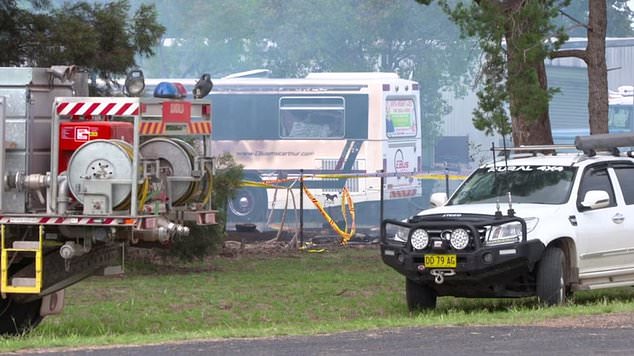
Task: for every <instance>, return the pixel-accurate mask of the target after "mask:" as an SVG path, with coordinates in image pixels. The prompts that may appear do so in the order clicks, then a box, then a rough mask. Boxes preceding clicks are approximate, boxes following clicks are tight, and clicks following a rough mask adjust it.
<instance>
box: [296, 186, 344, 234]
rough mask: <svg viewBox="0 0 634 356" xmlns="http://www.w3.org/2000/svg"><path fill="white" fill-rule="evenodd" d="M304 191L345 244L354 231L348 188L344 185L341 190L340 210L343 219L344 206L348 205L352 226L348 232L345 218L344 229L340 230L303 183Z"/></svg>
mask: <svg viewBox="0 0 634 356" xmlns="http://www.w3.org/2000/svg"><path fill="white" fill-rule="evenodd" d="M304 193H306V196H307V197H308V199H310V201H312V202H313V205H315V207H316V208H317V210H319V212H320V213H321V215H322V216H323V217H324V219H326V221H327V222H328V224H329V225H330V227H332V229H333V230H334V231H335V232H336V233H337V234H339V236H341V244H343V245H345V244H347V243H348V240H350V238H352V236H353V235H354V233H355V231H356V223H355V212H354V204H353V202H352V198H351V197H350V192H348V189H346V188H345V187H344V189H343V191H342V192H341V212H342V214H343V216H344V219H346V217H345V216H346V214H345V206H346V204H347V205H348V206H349V207H350V208H349V210H350V218H351V220H352V228H351V229H350V231H349V232H348V231H347V229H348V226H347V219H346V227H345V228H344V230H341V228H340V227H339V226H338V225H337V223H336V222H335V220H334V219H333V218H332V217H330V215H329V214H328V213H327V212H326V210H325V209H324V207H323V206H322V205H321V203H320V202H319V201H318V200H317V199H316V198H315V197H314V196H313V194H312V193H311V192H310V191H309V190H308V188H306V185H304Z"/></svg>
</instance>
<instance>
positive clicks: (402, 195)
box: [390, 188, 416, 198]
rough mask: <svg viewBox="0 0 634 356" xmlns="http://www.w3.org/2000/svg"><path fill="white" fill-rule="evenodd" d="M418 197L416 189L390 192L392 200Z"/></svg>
mask: <svg viewBox="0 0 634 356" xmlns="http://www.w3.org/2000/svg"><path fill="white" fill-rule="evenodd" d="M414 195H416V189H415V188H414V189H405V190H393V191H391V192H390V198H407V197H413V196H414Z"/></svg>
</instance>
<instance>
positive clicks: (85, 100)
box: [0, 66, 216, 335]
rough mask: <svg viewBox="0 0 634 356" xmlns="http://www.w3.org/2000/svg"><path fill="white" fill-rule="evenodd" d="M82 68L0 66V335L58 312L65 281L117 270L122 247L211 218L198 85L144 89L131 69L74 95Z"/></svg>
mask: <svg viewBox="0 0 634 356" xmlns="http://www.w3.org/2000/svg"><path fill="white" fill-rule="evenodd" d="M80 74H81V73H80ZM80 74H77V73H76V72H75V70H74V67H57V66H56V67H51V68H0V78H1V79H0V136H1V137H2V138H3V142H4V145H3V146H2V148H1V149H0V177H2V179H3V184H2V186H1V187H0V240H1V241H0V242H1V245H0V253H1V261H0V265H1V271H0V294H1V295H0V334H5V335H6V334H20V333H23V332H25V331H28V330H29V329H30V328H32V327H34V326H36V325H37V324H38V323H39V322H40V321H41V320H42V318H43V317H44V316H47V315H51V314H56V313H59V312H61V310H62V308H63V305H64V288H66V287H68V286H70V285H72V284H75V283H77V282H79V281H81V280H82V279H84V278H86V277H88V276H91V275H93V274H97V273H120V272H121V271H122V268H121V267H122V263H121V261H122V257H123V253H124V250H123V249H124V248H125V246H131V245H132V246H134V245H148V244H167V243H169V241H170V240H171V239H173V238H175V237H177V236H187V235H189V232H190V227H191V226H194V225H212V224H215V218H216V215H215V214H216V212H215V211H214V210H213V209H212V205H211V200H212V199H211V198H212V178H213V164H212V158H211V148H210V147H211V146H210V142H209V140H210V133H211V104H210V102H209V101H206V100H204V99H202V97H204V95H200V88H198V94H199V95H195V97H198V99H193V100H186V99H184V98H185V97H186V93H184V92H183V90H184V88H183V87H182V86H179V85H177V84H172V83H165V86H163V87H161V90H159V88H157V90H156V91H155V93H158V95H157V96H159V97H152V98H141V97H139V96H135V95H140V92H141V91H142V90H143V76H142V75H139V74H138V73H136V76H132V77H130V78H129V80H126V92H127V93H128V94H129V95H131V96H129V97H125V96H121V97H87V96H75V95H76V94H79V95H82V94H83V93H85V92H86V90H85V87H86V86H85V85H84V84H85V83H87V81H86V80H85V79H84V78H81V75H80ZM208 89H211V83H209V85H208ZM205 95H206V94H205Z"/></svg>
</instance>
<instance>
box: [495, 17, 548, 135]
mask: <svg viewBox="0 0 634 356" xmlns="http://www.w3.org/2000/svg"><path fill="white" fill-rule="evenodd" d="M517 33H519V32H518V31H517V29H507V31H506V36H505V38H506V43H507V48H508V51H507V68H508V78H509V79H508V82H507V86H508V87H509V105H510V112H511V127H512V134H513V145H514V146H515V147H519V146H522V145H552V144H553V135H552V131H551V129H550V116H549V114H548V105H546V110H545V111H544V112H542V113H541V114H539V116H537V118H535V119H532V120H531V119H529V118H527V117H525V115H523V114H521V113H520V110H517V107H518V105H519V102H521V100H522V98H520V97H517V96H518V95H517V94H514V93H518V92H520V91H519V90H515V89H514V88H513V86H515V85H518V84H517V83H516V81H515V80H513V78H519V77H520V76H522V75H523V74H522V73H521V72H523V71H524V72H526V71H530V72H535V73H536V75H537V78H538V80H539V86H540V87H541V88H542V89H543V90H548V80H547V79H546V66H545V65H544V61H540V62H538V63H536V64H531V63H521V62H518V61H522V60H524V58H523V57H522V56H521V55H517V54H516V53H514V51H513V48H515V47H514V46H515V40H516V38H515V36H516V34H517ZM525 74H526V73H524V75H525ZM514 113H518V114H514Z"/></svg>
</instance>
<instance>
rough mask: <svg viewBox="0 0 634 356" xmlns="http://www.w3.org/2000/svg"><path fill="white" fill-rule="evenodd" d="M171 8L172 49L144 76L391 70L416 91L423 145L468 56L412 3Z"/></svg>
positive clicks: (267, 0) (326, 0) (453, 32)
mask: <svg viewBox="0 0 634 356" xmlns="http://www.w3.org/2000/svg"><path fill="white" fill-rule="evenodd" d="M170 3H171V2H170V1H166V0H161V1H158V2H157V6H158V9H159V12H160V13H162V14H163V13H165V14H167V13H169V19H166V20H165V23H170V24H172V25H171V26H170V27H169V29H168V32H167V34H166V37H167V38H169V39H170V41H169V42H170V44H171V46H169V47H167V46H165V47H162V48H160V49H159V55H158V56H157V57H155V58H152V59H149V60H147V61H145V62H144V69H147V71H146V72H147V73H150V74H149V75H154V76H155V77H183V76H185V77H199V76H200V73H203V72H210V73H213V74H214V76H222V75H226V74H229V73H232V72H237V71H243V70H248V69H254V68H267V69H270V70H271V71H272V72H273V75H274V76H276V77H302V76H304V75H305V74H306V73H308V72H311V71H312V72H332V71H389V72H398V73H399V74H400V76H401V77H405V78H408V77H410V76H411V77H412V78H413V79H414V80H417V81H418V82H419V83H420V84H421V102H422V117H423V130H422V132H423V133H424V134H425V135H426V137H425V138H424V141H423V143H424V144H430V143H433V140H432V139H433V138H434V136H435V135H437V134H438V133H439V131H440V123H441V120H442V117H443V115H444V114H446V113H447V112H448V111H449V110H450V108H449V107H448V105H447V104H446V103H445V102H444V100H443V98H442V95H443V91H449V90H451V91H453V92H454V93H462V92H464V91H465V89H464V86H463V83H464V82H463V81H462V80H461V79H462V78H463V77H464V76H466V75H468V74H469V70H470V62H471V61H470V60H471V59H472V58H471V57H472V56H473V55H474V54H476V53H477V51H474V50H473V49H472V48H473V43H472V42H471V41H462V40H460V38H459V36H460V34H459V29H458V28H457V27H456V26H455V25H454V24H452V23H451V21H450V20H449V19H448V18H447V17H446V16H445V15H444V14H443V12H442V9H441V8H440V7H439V6H437V5H432V6H430V7H427V8H423V7H421V6H419V5H418V4H416V3H415V2H412V1H411V0H399V1H394V2H391V3H390V6H385V2H384V1H379V0H322V1H317V2H314V1H313V2H311V1H303V0H262V1H256V0H251V1H239V2H236V1H229V0H224V1H218V2H209V1H204V0H193V1H191V5H190V6H188V7H181V8H180V9H173V11H172V9H171V8H170ZM168 8H169V9H170V11H167V9H168ZM331 9H336V11H331ZM307 14H310V15H308V16H307ZM162 21H163V20H162ZM245 24H249V25H248V26H245ZM192 29H196V30H195V31H194V30H192ZM439 29H442V30H439ZM175 43H176V44H175ZM182 58H187V60H186V61H183V60H182ZM424 151H425V152H433V150H432V149H430V147H425V150H424ZM430 156H431V155H430Z"/></svg>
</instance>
